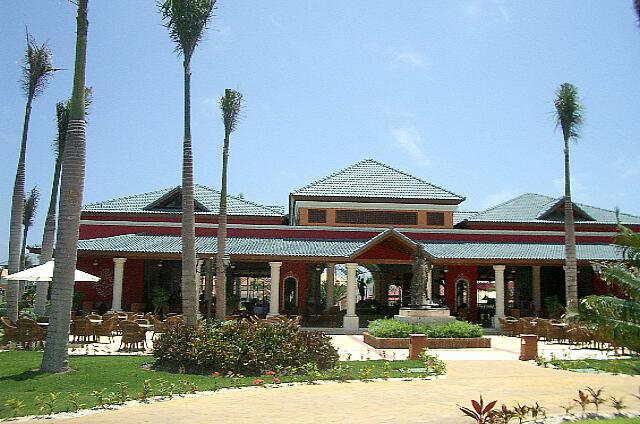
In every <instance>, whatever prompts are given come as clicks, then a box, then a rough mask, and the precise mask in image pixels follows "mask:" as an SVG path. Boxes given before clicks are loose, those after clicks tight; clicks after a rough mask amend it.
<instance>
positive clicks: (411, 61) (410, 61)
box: [393, 50, 425, 68]
mask: <svg viewBox="0 0 640 424" xmlns="http://www.w3.org/2000/svg"><path fill="white" fill-rule="evenodd" d="M393 58H394V60H395V61H396V62H398V63H402V64H404V65H409V66H412V67H414V68H422V67H424V64H425V60H424V56H423V55H422V54H420V53H418V52H416V51H412V50H405V51H396V52H393Z"/></svg>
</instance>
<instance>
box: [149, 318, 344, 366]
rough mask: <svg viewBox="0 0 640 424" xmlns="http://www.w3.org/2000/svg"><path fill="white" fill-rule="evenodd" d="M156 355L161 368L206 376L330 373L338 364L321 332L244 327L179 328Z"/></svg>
mask: <svg viewBox="0 0 640 424" xmlns="http://www.w3.org/2000/svg"><path fill="white" fill-rule="evenodd" d="M153 355H154V356H155V357H156V364H155V365H156V367H159V368H167V369H170V370H181V369H184V370H185V371H187V372H193V373H201V374H210V373H211V372H215V371H218V372H227V371H232V373H233V374H245V375H261V374H262V373H263V372H264V371H265V370H272V369H278V368H284V367H300V366H302V365H303V364H306V363H312V364H315V365H316V366H317V367H318V368H319V369H327V368H331V367H332V366H333V365H334V364H335V362H336V361H337V360H338V353H337V351H336V349H335V348H334V347H333V346H332V345H331V342H330V338H329V337H327V336H324V335H323V334H321V333H305V332H298V331H296V330H295V329H292V328H289V327H285V326H271V325H255V324H251V323H244V322H227V323H224V324H220V323H218V324H216V325H215V326H213V327H210V328H205V327H198V328H190V327H178V328H175V329H173V330H171V331H168V332H166V333H164V334H162V335H161V336H160V337H158V339H157V340H156V341H155V342H154V353H153Z"/></svg>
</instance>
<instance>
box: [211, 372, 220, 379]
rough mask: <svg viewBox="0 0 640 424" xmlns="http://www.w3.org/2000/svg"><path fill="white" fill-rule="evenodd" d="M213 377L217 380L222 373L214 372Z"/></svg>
mask: <svg viewBox="0 0 640 424" xmlns="http://www.w3.org/2000/svg"><path fill="white" fill-rule="evenodd" d="M211 375H212V376H214V377H215V378H218V377H220V373H219V372H218V371H215V372H212V373H211Z"/></svg>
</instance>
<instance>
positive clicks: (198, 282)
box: [196, 259, 204, 299]
mask: <svg viewBox="0 0 640 424" xmlns="http://www.w3.org/2000/svg"><path fill="white" fill-rule="evenodd" d="M202 264H204V259H198V260H197V261H196V299H200V288H201V287H202Z"/></svg>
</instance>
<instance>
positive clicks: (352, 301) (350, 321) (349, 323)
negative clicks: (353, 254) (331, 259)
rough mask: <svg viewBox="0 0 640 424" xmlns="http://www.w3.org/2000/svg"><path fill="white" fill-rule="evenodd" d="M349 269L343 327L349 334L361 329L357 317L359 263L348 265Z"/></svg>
mask: <svg viewBox="0 0 640 424" xmlns="http://www.w3.org/2000/svg"><path fill="white" fill-rule="evenodd" d="M346 267H347V314H346V315H345V316H344V322H343V325H342V326H343V327H344V329H345V330H348V331H349V332H354V333H356V332H358V330H359V329H360V319H359V318H358V316H357V315H356V296H357V291H358V290H357V283H356V270H357V269H358V264H357V263H353V262H352V263H348V264H346Z"/></svg>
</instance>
